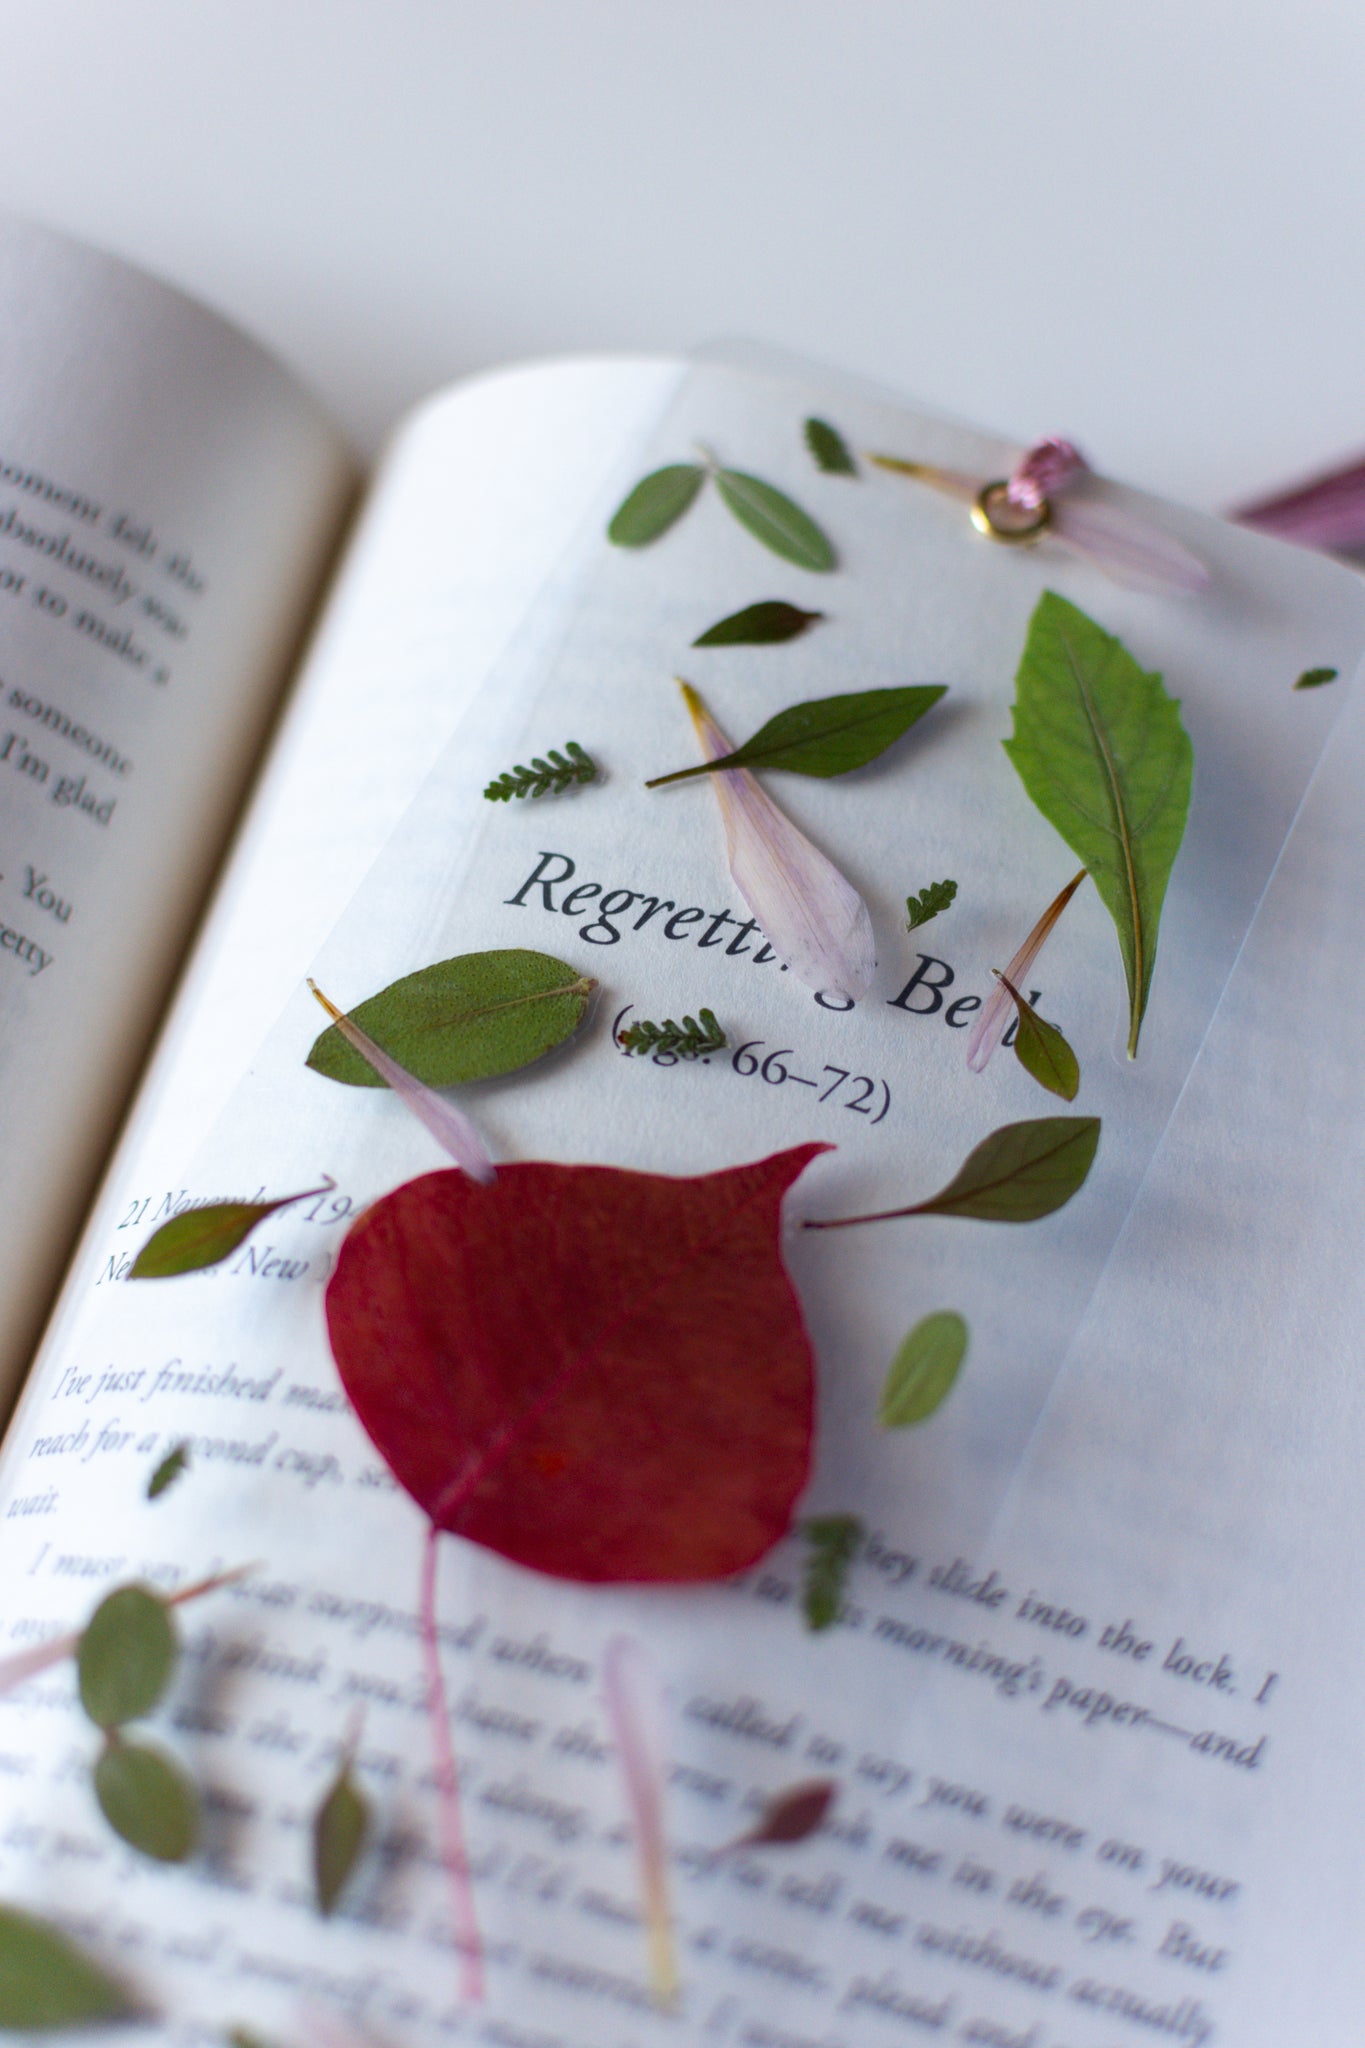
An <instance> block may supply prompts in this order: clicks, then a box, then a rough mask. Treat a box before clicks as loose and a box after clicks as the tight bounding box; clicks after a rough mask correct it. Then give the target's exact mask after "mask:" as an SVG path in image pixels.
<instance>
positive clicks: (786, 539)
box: [716, 469, 835, 571]
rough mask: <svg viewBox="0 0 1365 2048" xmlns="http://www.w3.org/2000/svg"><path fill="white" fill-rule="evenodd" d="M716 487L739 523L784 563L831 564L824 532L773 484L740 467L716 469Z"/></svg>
mask: <svg viewBox="0 0 1365 2048" xmlns="http://www.w3.org/2000/svg"><path fill="white" fill-rule="evenodd" d="M716 489H717V490H718V491H719V492H720V495H721V497H722V498H723V499H724V501H725V503H726V505H727V506H728V507H729V509H730V510H731V512H733V513H734V515H735V517H736V519H737V520H738V521H739V523H740V525H741V526H747V527H748V529H749V531H750V533H751V534H752V535H753V536H754V539H755V540H761V541H762V543H763V545H764V547H765V548H771V550H772V552H773V553H774V554H775V555H781V557H782V559H783V561H784V562H795V564H796V566H797V567H798V569H819V570H822V571H823V570H828V569H832V568H833V567H834V562H835V556H834V549H833V548H832V547H831V546H830V543H829V541H828V540H827V539H826V538H825V535H824V534H823V533H822V532H821V531H820V529H819V527H818V526H817V525H816V523H815V521H814V520H813V519H812V518H810V516H809V515H808V514H807V513H805V512H803V511H802V510H801V507H800V506H799V505H794V504H793V503H792V501H791V499H790V498H789V497H788V496H787V495H786V493H785V492H784V491H779V490H778V489H777V487H776V485H775V484H765V483H764V481H763V479H762V477H757V476H749V475H748V474H747V473H746V472H745V471H744V470H742V469H718V470H717V471H716Z"/></svg>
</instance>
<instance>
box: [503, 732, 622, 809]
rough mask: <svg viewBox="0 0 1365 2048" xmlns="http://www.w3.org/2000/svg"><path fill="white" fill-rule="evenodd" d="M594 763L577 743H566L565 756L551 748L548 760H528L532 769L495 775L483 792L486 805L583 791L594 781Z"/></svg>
mask: <svg viewBox="0 0 1365 2048" xmlns="http://www.w3.org/2000/svg"><path fill="white" fill-rule="evenodd" d="M597 772H598V771H597V763H596V762H595V761H594V760H593V758H592V756H591V754H588V753H585V752H584V750H583V748H582V747H580V746H579V744H578V741H577V740H566V741H565V743H564V752H563V753H562V754H561V753H560V751H559V749H558V747H551V749H550V754H549V759H548V760H543V759H542V758H541V756H540V755H539V754H533V755H532V756H531V765H530V767H529V768H527V767H524V766H523V765H522V764H521V763H520V762H518V763H517V766H516V767H515V768H510V769H508V770H507V772H506V773H505V774H502V775H495V776H494V778H493V780H492V781H491V782H490V783H489V784H488V787H487V788H486V789H485V790H484V795H485V797H487V799H488V801H489V803H494V804H505V803H509V802H510V801H511V799H512V798H513V797H532V798H534V797H538V796H563V794H564V792H565V790H566V789H583V788H586V786H587V785H588V783H590V782H596V780H597Z"/></svg>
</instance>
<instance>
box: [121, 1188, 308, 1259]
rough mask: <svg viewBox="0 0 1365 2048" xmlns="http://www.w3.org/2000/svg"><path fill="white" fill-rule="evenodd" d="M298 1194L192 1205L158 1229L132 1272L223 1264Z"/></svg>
mask: <svg viewBox="0 0 1365 2048" xmlns="http://www.w3.org/2000/svg"><path fill="white" fill-rule="evenodd" d="M311 1192H312V1190H310V1193H311ZM298 1200H299V1196H298V1195H284V1196H282V1197H281V1199H280V1200H279V1201H278V1202H205V1203H204V1205H203V1206H202V1208H197V1209H186V1210H184V1211H183V1213H182V1214H181V1215H179V1216H172V1218H171V1220H170V1222H169V1223H163V1224H162V1225H161V1228H160V1229H159V1230H154V1231H153V1232H152V1235H151V1236H150V1237H149V1238H148V1240H147V1242H146V1244H144V1245H143V1247H142V1250H141V1251H140V1252H139V1253H138V1255H137V1257H136V1258H135V1259H134V1260H133V1263H132V1266H131V1267H130V1269H129V1273H128V1278H129V1279H130V1280H173V1279H174V1278H175V1277H176V1275H177V1274H179V1273H200V1272H202V1271H203V1270H204V1268H205V1267H206V1266H217V1265H221V1264H222V1262H223V1260H224V1259H227V1258H231V1256H232V1254H233V1253H234V1252H235V1251H236V1249H237V1247H238V1245H240V1244H242V1243H243V1242H244V1241H245V1240H246V1239H247V1238H248V1237H250V1235H251V1233H252V1231H253V1230H254V1229H255V1228H256V1225H257V1224H258V1223H261V1222H263V1221H264V1219H265V1218H266V1217H267V1216H273V1215H274V1213H275V1211H276V1210H277V1209H287V1208H288V1206H289V1204H290V1203H291V1202H297V1201H298Z"/></svg>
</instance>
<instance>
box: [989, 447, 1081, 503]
mask: <svg viewBox="0 0 1365 2048" xmlns="http://www.w3.org/2000/svg"><path fill="white" fill-rule="evenodd" d="M1089 467H1090V465H1089V463H1088V462H1087V461H1086V459H1085V457H1084V456H1083V455H1082V454H1081V451H1080V449H1079V448H1077V447H1075V446H1073V444H1072V443H1071V442H1070V441H1063V440H1062V439H1061V437H1060V436H1059V435H1057V434H1049V435H1048V436H1047V438H1046V440H1043V441H1035V442H1034V444H1033V446H1032V447H1031V448H1026V449H1025V450H1024V453H1023V454H1022V455H1021V456H1020V458H1019V460H1018V462H1016V464H1015V465H1014V468H1013V470H1012V471H1011V472H1010V479H1009V482H1008V483H1007V484H1006V485H1005V496H1006V497H1007V498H1008V499H1009V501H1010V503H1011V504H1012V505H1019V506H1021V507H1022V508H1023V510H1024V511H1025V512H1036V511H1037V510H1038V507H1039V506H1040V505H1042V504H1044V503H1045V502H1046V501H1047V500H1048V499H1049V498H1055V497H1056V495H1057V493H1058V491H1064V490H1066V489H1068V488H1069V486H1070V485H1071V484H1073V483H1074V482H1075V481H1076V479H1077V477H1078V476H1084V475H1085V474H1086V472H1087V471H1088V469H1089Z"/></svg>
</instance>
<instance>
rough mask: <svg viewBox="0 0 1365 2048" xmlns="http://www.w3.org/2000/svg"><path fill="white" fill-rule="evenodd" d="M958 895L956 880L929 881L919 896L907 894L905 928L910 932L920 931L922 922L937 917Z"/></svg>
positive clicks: (925, 922)
mask: <svg viewBox="0 0 1365 2048" xmlns="http://www.w3.org/2000/svg"><path fill="white" fill-rule="evenodd" d="M956 895H957V883H956V882H929V883H927V884H926V886H925V887H924V888H923V889H921V890H920V892H919V895H918V896H907V897H906V899H905V912H906V925H905V929H906V930H907V931H908V932H914V931H918V930H919V928H920V926H921V925H922V924H928V922H929V920H930V918H931V917H937V916H938V915H939V914H940V912H942V911H944V910H946V909H947V908H948V906H949V904H950V903H951V902H952V901H953V899H954V897H955V896H956Z"/></svg>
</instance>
